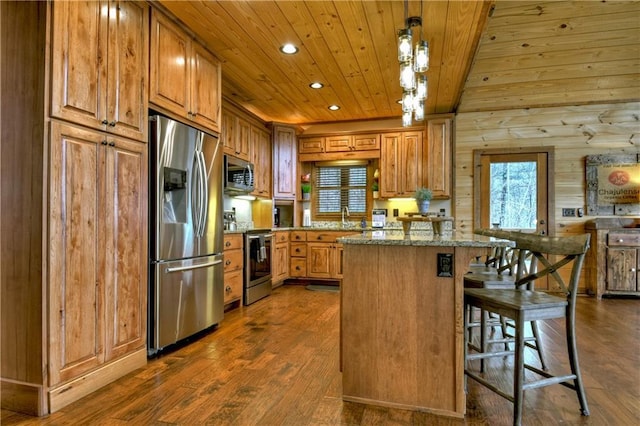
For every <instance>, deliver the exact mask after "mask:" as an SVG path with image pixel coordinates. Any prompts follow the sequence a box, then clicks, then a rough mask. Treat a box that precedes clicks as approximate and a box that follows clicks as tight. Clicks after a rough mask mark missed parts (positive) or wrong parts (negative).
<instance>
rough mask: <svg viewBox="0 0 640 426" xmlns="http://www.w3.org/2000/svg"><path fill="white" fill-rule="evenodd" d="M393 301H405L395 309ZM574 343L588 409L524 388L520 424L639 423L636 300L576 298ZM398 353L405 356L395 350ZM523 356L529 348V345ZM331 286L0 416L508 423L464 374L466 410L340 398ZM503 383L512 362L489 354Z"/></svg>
mask: <svg viewBox="0 0 640 426" xmlns="http://www.w3.org/2000/svg"><path fill="white" fill-rule="evenodd" d="M398 309H402V307H401V306H399V307H398ZM577 311H578V330H577V335H578V346H579V355H580V362H581V367H582V373H583V376H584V380H585V384H586V391H587V398H588V402H589V407H590V410H591V415H590V416H589V417H583V416H581V415H580V410H579V405H578V402H577V399H576V397H575V393H574V392H572V391H570V390H569V389H567V388H565V387H563V386H559V385H555V386H550V387H546V388H542V389H534V390H529V391H527V392H525V407H524V415H523V423H524V424H525V425H545V426H550V425H557V424H563V425H638V424H640V408H639V407H640V404H639V401H640V344H639V342H640V318H639V317H640V315H639V314H640V300H637V299H606V300H602V301H600V302H598V301H596V300H595V299H594V298H591V297H580V298H579V303H578V309H577ZM563 326H564V322H563V321H558V322H552V323H548V324H545V325H543V326H542V332H543V342H544V346H545V349H546V351H547V354H548V355H547V356H548V358H549V361H550V364H552V365H553V367H552V370H554V371H555V369H556V368H565V367H566V366H567V357H566V355H565V354H566V351H565V347H564V340H563V339H564V337H563V334H562V333H561V331H562V328H563ZM398 356H402V354H398ZM530 356H532V357H533V356H535V355H534V353H533V352H531V354H530ZM338 363H339V294H338V293H331V292H318V291H308V290H306V289H305V288H304V287H303V286H299V285H286V286H284V287H280V288H278V289H276V290H275V291H274V293H273V294H272V295H271V296H270V297H268V298H266V299H263V300H261V301H259V302H257V303H255V304H253V305H251V306H248V307H242V308H238V309H236V310H233V311H231V312H228V313H227V314H226V315H225V319H224V321H223V322H222V324H221V325H220V327H219V328H218V329H217V330H215V331H213V332H212V333H210V334H207V335H205V336H202V337H201V338H200V339H198V340H196V341H194V342H192V343H191V344H189V345H187V346H184V347H182V348H179V349H176V350H174V351H172V352H170V353H166V354H164V355H162V356H160V357H158V358H156V359H152V360H150V361H149V363H148V364H147V366H146V368H144V369H141V370H138V371H135V372H133V373H131V374H129V375H128V376H126V377H123V378H121V379H120V380H117V381H116V382H114V383H112V384H110V385H108V386H106V387H104V388H103V389H101V390H99V391H97V392H94V393H93V394H91V395H89V396H88V397H86V398H84V399H82V400H80V401H77V402H75V403H73V404H71V405H69V406H67V407H65V408H64V409H62V410H61V411H59V412H57V413H54V414H51V415H49V416H47V417H43V418H34V417H29V416H25V415H21V414H17V413H12V412H9V411H6V410H2V416H1V418H0V422H1V424H2V425H78V424H82V425H88V424H91V425H124V424H135V425H172V424H180V425H201V424H203V425H204V424H209V425H340V424H342V425H463V424H468V425H508V424H511V418H512V417H511V416H512V404H511V403H510V402H508V401H507V400H505V399H503V398H502V397H500V396H498V395H496V394H494V393H492V392H491V391H489V390H487V389H486V388H484V387H482V386H480V385H478V384H477V383H475V382H473V381H472V380H469V388H468V396H467V417H466V419H464V420H462V419H451V418H445V417H437V416H434V415H430V414H426V413H415V412H410V411H403V410H396V409H387V408H380V407H373V406H365V405H361V404H355V403H346V402H343V401H342V399H341V373H340V371H339V365H338ZM488 365H489V368H490V369H491V371H492V373H491V374H493V375H494V377H495V378H496V379H498V380H500V381H502V382H504V387H505V389H509V386H510V384H509V383H510V373H509V372H508V371H510V368H511V362H510V361H505V360H504V359H494V360H491V361H490V362H489V364H488Z"/></svg>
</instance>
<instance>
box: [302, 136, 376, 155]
mask: <svg viewBox="0 0 640 426" xmlns="http://www.w3.org/2000/svg"><path fill="white" fill-rule="evenodd" d="M379 149H380V134H378V133H373V134H364V135H359V134H355V135H340V136H311V137H301V138H300V144H299V152H300V154H314V153H330V152H353V151H375V150H379ZM374 157H377V155H374Z"/></svg>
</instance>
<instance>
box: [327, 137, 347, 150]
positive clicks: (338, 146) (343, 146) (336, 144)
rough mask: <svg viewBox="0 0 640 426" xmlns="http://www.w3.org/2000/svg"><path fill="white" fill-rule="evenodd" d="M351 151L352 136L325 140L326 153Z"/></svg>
mask: <svg viewBox="0 0 640 426" xmlns="http://www.w3.org/2000/svg"><path fill="white" fill-rule="evenodd" d="M352 149H353V137H352V136H349V135H347V136H327V137H326V138H325V150H326V152H343V151H351V150H352Z"/></svg>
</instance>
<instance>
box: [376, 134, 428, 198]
mask: <svg viewBox="0 0 640 426" xmlns="http://www.w3.org/2000/svg"><path fill="white" fill-rule="evenodd" d="M422 145H423V132H421V131H409V132H394V133H383V134H382V149H381V150H380V196H381V197H383V198H389V197H412V196H413V194H414V193H415V191H416V189H417V188H418V187H419V186H422V185H423V177H422V164H423V158H422V155H423V146H422Z"/></svg>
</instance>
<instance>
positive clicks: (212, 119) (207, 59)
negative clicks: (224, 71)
mask: <svg viewBox="0 0 640 426" xmlns="http://www.w3.org/2000/svg"><path fill="white" fill-rule="evenodd" d="M191 46H192V52H191V79H190V85H191V102H190V109H189V110H188V114H190V115H191V119H192V120H193V121H195V122H196V123H199V124H201V125H203V126H205V127H206V128H208V129H210V130H212V131H214V132H219V131H220V99H221V96H220V95H221V92H220V90H221V79H220V62H219V61H218V60H217V59H216V58H215V57H214V56H213V55H212V54H211V53H209V51H207V50H206V49H205V48H204V47H202V46H201V45H200V44H198V43H195V42H193V43H191ZM247 138H248V135H247ZM247 140H248V139H247ZM242 154H244V153H242ZM244 155H246V156H245V157H244V158H245V159H248V156H249V144H248V143H247V147H246V154H244Z"/></svg>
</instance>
